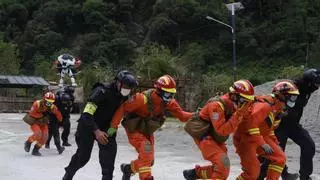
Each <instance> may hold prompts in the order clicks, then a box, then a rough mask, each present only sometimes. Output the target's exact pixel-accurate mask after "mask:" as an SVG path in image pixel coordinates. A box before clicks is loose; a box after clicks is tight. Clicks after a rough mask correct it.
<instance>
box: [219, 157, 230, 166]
mask: <svg viewBox="0 0 320 180" xmlns="http://www.w3.org/2000/svg"><path fill="white" fill-rule="evenodd" d="M221 163H222V165H223V167H224V168H228V169H229V168H230V159H229V157H228V156H227V155H226V154H225V155H223V156H221Z"/></svg>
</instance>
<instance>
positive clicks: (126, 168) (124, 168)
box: [120, 164, 133, 180]
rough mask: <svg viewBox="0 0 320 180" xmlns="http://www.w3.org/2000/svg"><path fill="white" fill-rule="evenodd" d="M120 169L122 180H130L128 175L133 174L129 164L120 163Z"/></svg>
mask: <svg viewBox="0 0 320 180" xmlns="http://www.w3.org/2000/svg"><path fill="white" fill-rule="evenodd" d="M120 169H121V171H122V173H123V175H122V180H130V177H131V175H132V174H133V172H132V170H131V166H130V164H121V166H120Z"/></svg>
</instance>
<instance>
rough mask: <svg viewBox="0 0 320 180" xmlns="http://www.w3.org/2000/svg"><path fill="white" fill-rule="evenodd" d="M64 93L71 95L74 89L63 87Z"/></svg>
mask: <svg viewBox="0 0 320 180" xmlns="http://www.w3.org/2000/svg"><path fill="white" fill-rule="evenodd" d="M64 92H66V93H70V94H73V93H74V87H73V86H65V87H64Z"/></svg>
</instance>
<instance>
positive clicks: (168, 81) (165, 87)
mask: <svg viewBox="0 0 320 180" xmlns="http://www.w3.org/2000/svg"><path fill="white" fill-rule="evenodd" d="M153 86H154V87H155V88H156V89H161V90H162V91H165V92H168V93H176V92H177V89H176V82H175V81H174V79H173V78H172V77H171V76H169V75H164V76H161V77H160V78H159V79H158V80H157V81H156V82H155V83H154V85H153Z"/></svg>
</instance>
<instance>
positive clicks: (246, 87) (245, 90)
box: [229, 80, 254, 100]
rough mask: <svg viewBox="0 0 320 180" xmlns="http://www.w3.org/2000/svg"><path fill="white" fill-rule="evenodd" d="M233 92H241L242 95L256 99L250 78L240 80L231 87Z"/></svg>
mask: <svg viewBox="0 0 320 180" xmlns="http://www.w3.org/2000/svg"><path fill="white" fill-rule="evenodd" d="M229 90H230V92H231V93H236V94H239V95H240V96H242V97H244V98H246V99H249V100H254V87H253V85H252V84H251V82H250V81H249V80H238V81H236V82H234V83H233V85H232V86H231V87H230V88H229Z"/></svg>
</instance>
